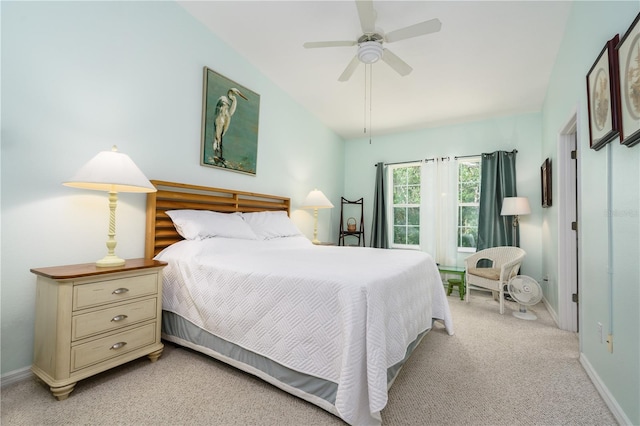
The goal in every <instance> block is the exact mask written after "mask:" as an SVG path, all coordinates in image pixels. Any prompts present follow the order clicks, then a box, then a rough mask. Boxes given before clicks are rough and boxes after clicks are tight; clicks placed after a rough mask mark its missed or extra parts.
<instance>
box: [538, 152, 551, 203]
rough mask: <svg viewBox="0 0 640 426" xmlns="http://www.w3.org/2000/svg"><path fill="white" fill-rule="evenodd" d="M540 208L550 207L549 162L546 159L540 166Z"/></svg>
mask: <svg viewBox="0 0 640 426" xmlns="http://www.w3.org/2000/svg"><path fill="white" fill-rule="evenodd" d="M540 184H541V185H542V186H541V194H542V207H551V160H550V159H548V158H547V159H546V160H544V163H542V166H540Z"/></svg>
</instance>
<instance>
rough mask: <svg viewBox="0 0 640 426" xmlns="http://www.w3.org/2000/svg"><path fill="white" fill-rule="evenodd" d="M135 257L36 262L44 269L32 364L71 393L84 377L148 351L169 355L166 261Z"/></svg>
mask: <svg viewBox="0 0 640 426" xmlns="http://www.w3.org/2000/svg"><path fill="white" fill-rule="evenodd" d="M165 265H166V263H165V262H159V261H155V260H149V259H129V260H127V261H126V263H125V265H124V266H119V267H109V268H98V267H96V265H95V263H85V264H80V265H68V266H55V267H50V268H36V269H31V272H33V273H34V274H36V275H37V277H38V278H37V282H36V319H35V340H34V350H33V351H34V354H33V365H32V366H31V371H33V373H34V374H36V375H37V376H38V377H39V378H40V379H42V380H43V381H44V382H45V383H47V384H48V385H49V386H50V389H51V392H52V393H53V396H55V397H56V398H57V399H58V400H63V399H66V398H67V397H68V396H69V394H70V393H71V392H72V391H73V388H74V387H75V385H76V383H77V382H78V380H82V379H85V378H87V377H90V376H93V375H94V374H97V373H100V372H102V371H105V370H108V369H110V368H113V367H115V366H118V365H120V364H124V363H125V362H129V361H131V360H133V359H136V358H139V357H141V356H145V355H147V356H148V357H149V359H150V360H151V362H154V361H156V360H157V359H158V358H159V357H160V355H161V354H162V349H163V348H164V345H163V344H162V342H161V341H160V325H161V318H162V268H164V266H165Z"/></svg>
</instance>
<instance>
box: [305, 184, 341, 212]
mask: <svg viewBox="0 0 640 426" xmlns="http://www.w3.org/2000/svg"><path fill="white" fill-rule="evenodd" d="M300 207H301V208H303V209H330V208H332V207H333V204H331V201H329V199H328V198H327V197H325V195H324V194H323V193H322V191H319V190H317V189H314V190H313V191H311V192H310V193H309V195H307V198H305V200H304V202H303V203H302V205H301V206H300Z"/></svg>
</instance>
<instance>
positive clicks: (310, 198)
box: [300, 189, 333, 244]
mask: <svg viewBox="0 0 640 426" xmlns="http://www.w3.org/2000/svg"><path fill="white" fill-rule="evenodd" d="M300 207H301V208H303V209H313V241H312V243H313V244H318V243H320V241H319V240H318V209H330V208H333V204H331V201H329V199H328V198H327V197H326V196H325V195H324V194H323V193H322V191H319V190H317V189H314V190H313V191H311V192H310V193H309V195H307V198H305V200H304V202H303V203H302V205H301V206H300Z"/></svg>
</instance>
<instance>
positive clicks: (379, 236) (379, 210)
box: [369, 163, 389, 249]
mask: <svg viewBox="0 0 640 426" xmlns="http://www.w3.org/2000/svg"><path fill="white" fill-rule="evenodd" d="M385 174H386V167H385V165H384V163H378V164H376V183H375V185H376V186H375V194H374V198H373V217H372V222H373V223H372V226H371V242H370V244H369V245H370V246H371V247H375V248H385V249H386V248H389V235H388V228H387V206H386V203H385V199H384V194H385V186H384V176H385Z"/></svg>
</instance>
